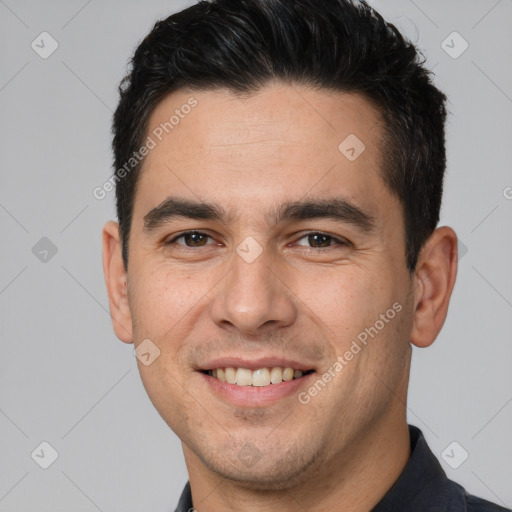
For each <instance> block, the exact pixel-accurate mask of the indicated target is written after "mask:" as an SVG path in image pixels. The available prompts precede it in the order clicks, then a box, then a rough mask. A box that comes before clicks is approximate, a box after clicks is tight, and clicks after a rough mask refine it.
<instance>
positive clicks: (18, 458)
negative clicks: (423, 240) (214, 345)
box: [0, 0, 512, 512]
mask: <svg viewBox="0 0 512 512" xmlns="http://www.w3.org/2000/svg"><path fill="white" fill-rule="evenodd" d="M191 3H192V2H185V1H182V2H179V1H175V0H171V1H168V2H164V1H163V0H146V1H145V2H135V1H125V2H118V3H115V2H113V1H104V2H100V1H99V0H90V1H84V0H73V1H69V0H68V1H64V0H61V1H56V0H54V1H45V2H42V1H36V0H0V38H1V44H0V62H1V68H0V69H1V72H0V109H1V117H0V141H1V142H0V144H1V152H0V166H1V183H2V185H1V188H0V226H1V233H2V251H1V252H0V312H1V313H0V314H1V324H0V325H1V331H0V336H1V358H0V461H1V467H0V512H6V511H9V512H18V511H23V512H28V511H35V510H37V511H39V512H46V511H53V512H56V511H69V510H73V511H76V512H78V511H87V512H89V511H91V512H93V511H95V510H100V511H104V512H107V511H124V512H129V511H142V510H145V511H149V510H152V511H154V512H164V511H170V510H174V508H173V507H174V506H175V503H176V501H177V499H178V496H179V494H180V492H181V489H182V486H183V484H184V483H185V482H186V480H187V477H186V468H185V465H184V462H183V458H182V454H181V446H180V442H179V440H178V439H177V438H176V436H175V435H174V434H173V433H172V432H171V431H170V430H169V429H168V427H167V426H166V425H165V423H164V422H163V420H161V418H160V417H159V415H158V413H157V412H156V411H155V410H154V409H153V406H152V405H151V403H150V401H149V399H148V398H147V396H146V394H145V391H144V389H143V387H142V384H141V382H140V379H139V375H138V372H137V368H136V364H135V363H136V360H135V358H134V357H133V347H132V345H125V344H123V343H121V342H120V341H118V340H117V338H116V337H115V335H114V333H113V330H112V327H111V322H110V317H109V314H108V302H107V295H106V291H105V287H104V281H103V274H102V267H101V228H102V225H103V223H104V222H105V221H106V220H108V219H113V218H115V210H114V194H113V193H110V194H108V196H107V197H106V198H105V199H104V200H102V201H100V200H97V199H95V198H94V197H93V195H92V191H93V189H94V188H95V187H97V186H101V185H102V184H103V183H104V181H105V180H106V179H107V178H108V177H109V175H110V174H111V172H112V169H111V153H110V147H109V146H110V141H111V135H110V124H111V115H112V111H113V110H114V108H115V105H116V101H117V85H118V82H119V80H120V79H121V78H122V76H123V75H124V74H125V71H126V64H127V61H128V58H129V57H130V55H131V53H132V51H133V49H134V48H135V45H136V44H137V42H138V41H139V40H140V39H141V38H142V37H143V36H144V35H145V34H146V33H147V32H148V31H149V30H150V28H151V27H152V25H153V23H154V22H155V21H156V19H157V18H160V17H165V16H167V15H169V14H170V13H171V12H173V11H176V10H179V9H181V8H182V7H185V6H187V5H190V4H191ZM372 3H373V4H374V5H375V6H376V7H377V8H378V9H379V10H380V11H381V13H382V14H383V15H384V16H385V17H386V18H388V19H389V20H391V21H392V22H394V23H395V24H397V26H398V27H399V28H401V29H402V30H403V31H404V32H405V33H406V34H407V35H408V36H409V37H411V38H413V40H414V41H416V42H417V43H418V44H419V46H420V47H421V48H422V49H423V50H424V52H425V53H426V55H427V56H428V61H427V62H428V65H429V67H430V68H433V69H434V71H435V73H436V75H437V78H436V81H437V83H438V85H439V86H440V87H441V88H442V89H443V90H444V91H445V92H446V93H447V94H448V96H449V98H450V104H449V109H450V112H451V115H450V118H449V122H448V141H447V143H448V175H447V181H446V194H445V206H444V208H443V213H442V224H449V225H451V226H453V227H454V228H455V229H456V231H457V232H458V234H459V236H460V239H461V241H462V243H463V246H461V249H462V251H461V255H462V257H461V259H460V270H459V275H458V281H457V284H456V287H455V291H454V295H453V299H452V304H451V308H450V312H449V316H448V320H447V322H446V325H445V328H444V330H443V332H442V334H441V335H440V336H439V338H438V340H437V341H436V343H435V344H434V345H433V346H432V347H431V348H429V349H424V350H414V354H413V368H412V379H411V388H410V399H409V421H410V422H411V423H413V424H416V425H417V426H419V427H420V428H422V429H423V431H424V433H425V435H426V438H427V441H428V442H429V444H430V446H431V447H432V449H433V450H434V452H435V453H436V455H437V456H438V457H439V458H440V459H441V461H442V462H441V464H442V465H443V467H444V469H445V470H446V471H447V472H448V474H449V476H450V477H452V478H453V479H455V480H457V481H458V482H460V483H462V484H463V485H464V486H465V487H466V488H467V489H468V490H469V491H471V492H473V493H475V494H478V495H481V496H483V497H486V498H488V499H490V500H493V501H496V502H497V503H501V504H506V505H507V506H509V507H510V506H512V486H511V485H510V484H511V475H512V462H511V461H512V445H511V443H510V432H512V372H511V371H510V368H511V362H512V343H511V338H512V336H511V333H512V286H511V285H512V270H511V264H510V263H511V261H512V236H511V227H512V200H511V199H510V198H511V197H512V188H507V187H512V173H511V167H510V166H511V161H512V144H511V142H510V138H511V135H512V115H511V113H512V71H511V67H510V63H511V62H512V31H511V29H510V27H511V26H512V1H511V0H499V1H496V0H471V1H467V0H449V1H446V0H443V1H440V0H438V1H429V2H422V3H421V4H420V3H419V0H416V2H413V1H411V0H392V1H390V0H381V1H374V2H372ZM43 31H47V32H49V33H50V34H51V36H52V37H53V38H54V39H55V40H56V41H57V42H58V45H59V46H58V49H57V50H56V51H55V52H54V53H53V54H52V55H51V56H50V57H49V58H47V59H43V58H41V57H40V56H39V55H38V54H37V53H36V52H35V51H34V50H33V49H32V48H31V43H32V41H34V40H36V43H37V41H40V38H38V36H39V34H40V33H41V32H43ZM453 31H457V32H458V33H460V35H461V36H462V37H463V38H464V39H465V40H466V41H467V42H468V44H469V48H468V49H467V50H466V51H465V52H464V53H463V54H462V55H460V56H459V57H458V58H453V57H452V56H450V55H449V54H448V53H447V52H446V51H445V50H444V49H443V47H442V42H443V41H444V40H446V38H447V36H449V34H451V33H452V32H453ZM48 41H49V40H46V43H45V48H46V49H48V48H49V42H48ZM39 44H40V45H41V43H39ZM446 44H448V45H449V46H452V47H453V48H451V50H450V51H451V52H452V54H453V53H454V52H456V53H457V52H458V51H459V50H460V49H461V48H462V44H463V42H462V40H461V39H460V38H458V37H457V36H456V38H455V39H453V37H452V38H451V39H450V38H449V39H448V40H447V43H445V45H446ZM42 237H47V238H48V239H49V240H51V242H52V243H53V244H54V246H55V247H56V248H57V253H56V254H54V255H52V252H51V250H50V252H48V254H46V253H44V250H45V248H46V250H48V241H44V240H43V241H42V242H39V241H40V239H41V238H42ZM38 242H39V245H36V244H38ZM45 244H46V245H45ZM34 246H35V247H36V248H35V249H34V250H33V247H34ZM41 251H43V252H41ZM466 251H467V252H466ZM34 253H35V254H34ZM41 258H42V259H43V261H42V260H41ZM45 258H46V259H45ZM42 441H46V442H48V443H50V445H51V446H53V447H54V449H55V450H56V451H57V452H58V454H59V456H58V458H57V460H56V461H55V462H54V463H53V464H52V465H51V466H50V467H49V468H48V469H42V468H41V467H39V465H38V464H36V462H35V460H38V461H42V460H43V459H44V457H48V456H49V452H48V450H46V452H44V451H43V452H41V451H40V449H39V452H37V450H36V453H39V454H40V458H39V459H38V458H37V456H35V457H34V459H33V458H31V453H32V452H33V450H35V449H36V448H37V447H38V446H39V445H40V443H41V442H42ZM453 441H456V442H457V443H459V445H460V446H459V445H457V446H455V448H454V450H453V451H451V450H452V449H453V445H452V446H451V447H450V448H449V449H448V450H447V452H445V449H446V448H447V447H449V445H450V444H451V443H452V442H453ZM462 450H465V451H467V452H468V454H469V457H468V458H467V460H465V461H464V463H463V464H462V465H460V467H459V468H458V469H452V468H451V467H450V465H449V464H448V463H447V462H446V460H450V462H451V463H452V464H453V461H455V462H457V461H460V460H461V457H462V456H463V454H464V452H463V451H462ZM42 453H44V456H43V455H42ZM442 453H448V454H449V455H450V456H451V458H449V459H446V460H444V459H443V457H442Z"/></svg>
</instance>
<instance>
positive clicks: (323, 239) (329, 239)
mask: <svg viewBox="0 0 512 512" xmlns="http://www.w3.org/2000/svg"><path fill="white" fill-rule="evenodd" d="M304 239H307V243H308V244H310V247H312V248H314V249H317V248H319V249H322V248H327V247H332V246H333V245H342V246H349V245H350V242H348V241H347V240H345V239H342V238H336V237H334V236H331V235H327V234H325V233H319V232H314V233H308V234H306V235H304V236H302V237H301V238H299V240H298V241H297V245H304V244H301V243H299V242H300V240H304Z"/></svg>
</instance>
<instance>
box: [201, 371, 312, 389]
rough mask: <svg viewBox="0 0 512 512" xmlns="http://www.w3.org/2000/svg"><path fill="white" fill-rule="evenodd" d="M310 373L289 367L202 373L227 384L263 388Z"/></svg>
mask: <svg viewBox="0 0 512 512" xmlns="http://www.w3.org/2000/svg"><path fill="white" fill-rule="evenodd" d="M312 371H313V370H307V371H302V370H294V369H293V368H290V367H273V368H258V369H256V370H251V369H249V368H233V367H227V368H215V369H213V370H206V371H205V372H204V373H206V374H207V375H209V376H210V377H214V378H215V379H218V380H220V381H221V382H227V383H228V384H236V385H237V386H256V387H263V386H270V385H271V384H281V383H282V382H289V381H291V380H294V379H300V378H301V377H302V376H303V375H307V374H309V373H311V372H312Z"/></svg>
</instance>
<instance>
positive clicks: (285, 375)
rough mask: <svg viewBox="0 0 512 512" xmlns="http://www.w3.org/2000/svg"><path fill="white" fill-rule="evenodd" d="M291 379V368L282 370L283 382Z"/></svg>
mask: <svg viewBox="0 0 512 512" xmlns="http://www.w3.org/2000/svg"><path fill="white" fill-rule="evenodd" d="M292 379H293V369H292V368H285V369H284V371H283V380H284V381H285V382H288V381H289V380H292Z"/></svg>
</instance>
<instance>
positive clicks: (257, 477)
mask: <svg viewBox="0 0 512 512" xmlns="http://www.w3.org/2000/svg"><path fill="white" fill-rule="evenodd" d="M265 448H266V451H265V452H262V451H259V450H258V449H257V448H256V447H255V446H254V445H251V444H250V443H246V444H245V445H243V447H242V449H241V450H239V451H238V453H237V454H236V455H235V457H229V458H228V457H226V456H224V458H223V459H224V460H223V459H221V458H219V457H213V460H211V458H210V457H200V458H201V460H202V462H203V464H204V465H205V466H206V467H207V468H208V469H209V470H210V471H211V472H213V473H215V474H217V475H218V476H220V477H221V478H223V479H225V480H229V481H232V482H237V484H238V486H239V487H242V488H245V489H248V490H252V491H261V492H268V491H282V490H286V489H291V488H293V487H296V486H297V485H300V484H302V483H303V482H305V481H306V480H308V479H309V478H311V475H313V474H314V473H315V472H316V471H317V470H318V468H319V466H320V465H321V460H322V459H323V457H322V456H321V455H320V452H319V451H313V450H312V449H311V447H310V448H309V449H307V450H305V449H304V448H299V449H297V447H295V446H293V447H290V448H288V449H287V450H286V451H284V452H283V450H282V449H281V450H279V447H276V446H272V445H270V444H267V446H266V447H265ZM214 452H215V451H214ZM208 453H212V451H208ZM224 453H226V452H224Z"/></svg>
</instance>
